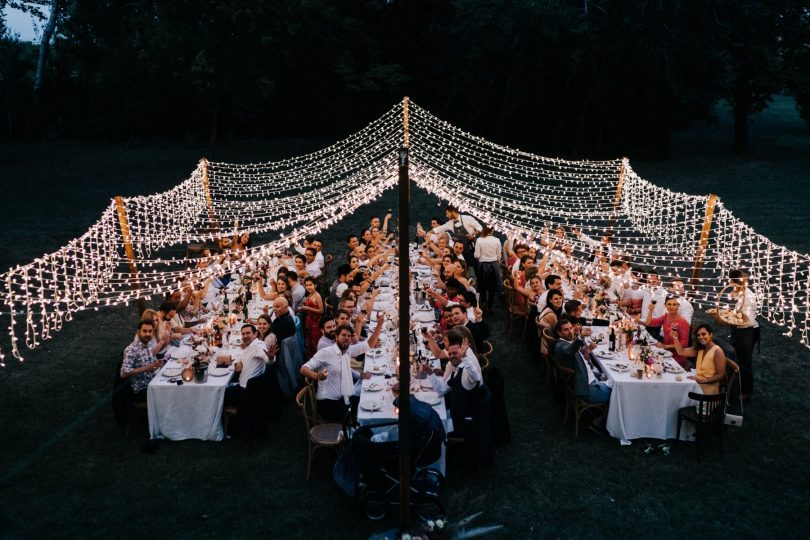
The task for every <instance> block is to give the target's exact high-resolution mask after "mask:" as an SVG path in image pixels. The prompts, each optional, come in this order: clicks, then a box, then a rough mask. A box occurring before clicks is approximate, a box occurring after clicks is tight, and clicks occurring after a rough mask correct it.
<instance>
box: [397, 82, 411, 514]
mask: <svg viewBox="0 0 810 540" xmlns="http://www.w3.org/2000/svg"><path fill="white" fill-rule="evenodd" d="M402 106H403V109H402V123H403V127H404V130H405V131H404V135H403V139H402V148H400V149H399V481H400V483H399V526H400V529H402V530H404V529H405V528H406V527H407V526H408V524H409V523H410V521H411V492H410V489H411V425H410V418H411V407H410V399H411V396H410V393H411V392H410V390H411V356H410V349H411V347H410V343H411V336H410V318H411V313H410V307H411V306H410V304H411V296H410V295H411V283H410V258H409V256H408V251H409V249H410V246H409V243H410V242H409V240H410V230H409V229H410V226H411V214H410V212H411V183H410V182H411V181H410V178H409V177H408V164H409V155H408V153H409V149H408V98H407V97H405V98H404V99H403V102H402Z"/></svg>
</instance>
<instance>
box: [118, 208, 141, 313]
mask: <svg viewBox="0 0 810 540" xmlns="http://www.w3.org/2000/svg"><path fill="white" fill-rule="evenodd" d="M115 208H116V210H117V211H118V224H119V225H120V226H121V238H122V239H123V241H124V252H125V253H126V255H127V259H129V273H130V274H132V288H133V289H134V290H136V291H137V290H139V289H140V288H141V287H140V284H139V283H138V267H137V266H136V265H135V250H134V249H132V235H131V234H130V233H129V219H128V218H127V209H126V208H125V207H124V199H122V198H121V196H120V195H119V196H117V197H116V198H115ZM136 302H137V303H138V315H143V312H144V311H145V310H146V303H145V302H144V300H143V298H141V297H138V299H137V300H136Z"/></svg>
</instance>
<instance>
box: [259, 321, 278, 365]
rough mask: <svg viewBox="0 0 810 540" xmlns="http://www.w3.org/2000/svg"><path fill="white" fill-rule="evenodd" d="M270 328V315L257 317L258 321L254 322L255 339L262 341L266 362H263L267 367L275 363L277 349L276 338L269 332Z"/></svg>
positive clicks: (271, 322)
mask: <svg viewBox="0 0 810 540" xmlns="http://www.w3.org/2000/svg"><path fill="white" fill-rule="evenodd" d="M272 326H273V320H272V319H271V318H270V315H267V314H266V313H262V314H261V315H259V320H258V321H257V322H256V330H257V331H258V335H257V336H256V337H257V338H258V339H260V340H262V341H264V348H265V350H266V351H267V360H265V363H266V364H268V365H272V364H273V363H275V361H276V353H277V352H278V349H279V347H278V338H277V337H276V335H275V334H274V333H273V332H271V331H270V328H271V327H272Z"/></svg>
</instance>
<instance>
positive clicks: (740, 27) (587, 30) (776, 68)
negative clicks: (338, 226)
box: [0, 0, 810, 157]
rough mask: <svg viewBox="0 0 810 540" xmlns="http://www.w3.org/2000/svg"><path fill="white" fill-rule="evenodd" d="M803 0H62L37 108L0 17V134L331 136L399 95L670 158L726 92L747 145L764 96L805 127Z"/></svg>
mask: <svg viewBox="0 0 810 540" xmlns="http://www.w3.org/2000/svg"><path fill="white" fill-rule="evenodd" d="M9 1H10V0H0V7H2V6H3V5H5V4H8V3H9ZM15 3H16V4H26V2H20V1H17V2H15ZM36 3H40V4H41V3H43V2H36ZM45 3H48V2H45ZM808 5H810V2H800V1H796V0H702V1H700V2H694V1H686V0H670V1H663V0H633V1H630V0H577V1H574V0H505V1H502V2H491V1H488V0H464V1H460V0H455V1H453V0H366V1H361V2H357V1H354V0H272V1H270V0H249V1H247V0H230V1H227V2H222V1H221V0H194V1H192V0H173V1H171V2H155V1H154V0H127V1H120V0H92V1H91V0H59V2H58V18H57V25H56V32H55V34H54V39H53V42H52V45H51V48H50V51H48V53H49V54H48V60H47V62H46V69H45V74H44V84H43V86H42V96H41V99H39V100H37V105H36V107H32V105H31V103H32V101H34V100H33V97H34V96H33V95H32V92H33V89H32V88H33V87H32V84H33V81H34V78H35V69H36V64H37V61H36V59H37V56H38V53H37V51H36V50H34V49H35V48H36V46H32V45H30V44H24V43H20V42H17V41H15V40H14V39H13V37H12V36H9V35H8V33H7V31H6V29H5V27H4V26H3V24H2V22H0V33H2V34H3V37H2V39H0V106H2V107H4V108H5V109H6V111H5V114H3V115H2V116H4V117H6V120H5V121H4V122H0V125H1V126H2V127H0V134H3V135H6V136H22V135H30V134H32V133H34V134H35V133H38V132H41V131H43V130H46V131H55V132H56V133H58V134H64V135H70V136H104V137H113V138H119V137H133V136H134V137H144V136H145V137H153V136H159V137H177V136H185V135H189V134H192V135H197V136H203V137H207V138H210V139H212V140H216V138H218V137H222V136H239V137H241V136H277V135H301V134H308V135H312V134H329V135H334V134H343V133H347V132H349V131H352V130H355V129H357V128H359V127H361V126H362V125H364V124H365V123H367V122H368V121H369V120H371V119H373V118H375V117H376V116H377V115H378V114H379V113H380V112H381V111H384V110H386V109H387V108H388V107H390V105H391V104H392V103H394V102H395V101H397V100H399V99H401V97H402V96H403V95H409V96H411V97H412V99H414V101H416V102H417V103H419V104H421V105H422V106H423V107H426V108H428V109H429V110H431V111H433V112H435V113H437V114H439V115H440V116H442V117H444V118H447V120H449V121H451V122H454V123H456V124H458V125H461V126H463V127H464V128H465V129H467V130H469V131H473V132H475V133H478V134H481V135H484V136H486V137H489V138H492V139H495V140H498V141H501V142H504V143H507V144H514V145H520V146H521V147H524V148H527V149H530V150H537V151H543V152H546V153H555V154H558V155H565V156H567V157H583V156H592V157H601V156H614V155H616V154H617V153H619V152H624V153H630V152H633V153H661V152H665V151H666V149H667V146H668V137H669V133H670V131H671V130H672V129H674V128H678V127H683V126H685V125H687V124H689V123H690V122H692V121H694V120H696V119H709V118H712V115H713V111H714V105H715V104H716V103H717V102H718V100H721V99H725V100H726V101H728V102H729V103H730V104H731V106H732V107H733V109H734V110H735V120H736V121H737V122H738V124H739V125H738V129H737V130H736V135H737V139H736V143H737V149H738V150H740V151H744V150H745V148H746V144H745V142H746V141H745V140H744V139H745V137H747V133H746V132H745V130H744V127H745V125H747V118H748V116H749V115H750V114H752V113H754V112H756V111H758V110H761V108H762V107H764V106H766V105H767V101H768V99H769V96H770V95H772V94H773V93H775V92H780V91H789V92H791V93H793V94H794V95H796V97H797V100H798V103H799V107H800V110H801V112H802V114H803V115H804V117H805V119H808V112H807V111H808V110H810V81H808V76H807V73H808V72H809V71H808V67H810V53H808V48H809V47H810V38H808V35H809V34H810V24H809V23H808V17H809V16H810V15H808V14H809V13H810V10H809V9H808ZM34 109H35V110H34Z"/></svg>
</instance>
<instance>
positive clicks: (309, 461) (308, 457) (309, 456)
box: [307, 442, 312, 480]
mask: <svg viewBox="0 0 810 540" xmlns="http://www.w3.org/2000/svg"><path fill="white" fill-rule="evenodd" d="M311 471H312V442H310V443H309V453H308V456H307V480H309V473H310V472H311Z"/></svg>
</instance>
